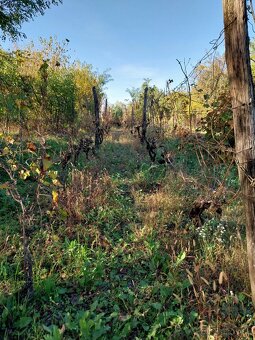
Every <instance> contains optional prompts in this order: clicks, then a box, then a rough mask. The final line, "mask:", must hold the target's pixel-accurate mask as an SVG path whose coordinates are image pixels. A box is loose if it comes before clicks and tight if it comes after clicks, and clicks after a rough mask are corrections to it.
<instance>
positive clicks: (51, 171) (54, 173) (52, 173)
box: [48, 170, 58, 180]
mask: <svg viewBox="0 0 255 340" xmlns="http://www.w3.org/2000/svg"><path fill="white" fill-rule="evenodd" d="M48 175H49V176H50V178H52V179H53V180H54V179H57V177H58V172H57V171H54V170H50V171H49V173H48Z"/></svg>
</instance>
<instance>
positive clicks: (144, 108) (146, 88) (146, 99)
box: [141, 86, 148, 143]
mask: <svg viewBox="0 0 255 340" xmlns="http://www.w3.org/2000/svg"><path fill="white" fill-rule="evenodd" d="M147 101H148V87H147V86H146V87H145V89H144V101H143V121H142V137H141V143H144V141H145V139H146V130H147Z"/></svg>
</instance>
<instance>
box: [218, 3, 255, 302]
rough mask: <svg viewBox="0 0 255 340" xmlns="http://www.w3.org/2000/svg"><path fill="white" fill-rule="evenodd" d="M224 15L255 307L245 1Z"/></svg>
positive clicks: (254, 174)
mask: <svg viewBox="0 0 255 340" xmlns="http://www.w3.org/2000/svg"><path fill="white" fill-rule="evenodd" d="M223 12H224V27H225V46H226V62H227V69H228V76H229V81H230V91H231V96H232V109H233V121H234V130H235V144H236V162H237V166H238V173H239V179H240V185H241V190H242V194H243V200H244V206H245V213H246V237H247V255H248V263H249V275H250V283H251V292H252V301H253V304H254V305H255V190H254V184H255V183H254V178H255V146H254V139H255V105H254V88H253V80H252V74H251V66H250V55H249V38H248V29H247V10H246V0H223Z"/></svg>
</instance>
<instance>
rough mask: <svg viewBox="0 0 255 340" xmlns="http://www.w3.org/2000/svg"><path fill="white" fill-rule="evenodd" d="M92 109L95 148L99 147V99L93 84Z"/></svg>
mask: <svg viewBox="0 0 255 340" xmlns="http://www.w3.org/2000/svg"><path fill="white" fill-rule="evenodd" d="M92 91H93V98H94V110H95V148H96V149H99V145H100V117H99V101H98V96H97V90H96V87H95V86H93V88H92Z"/></svg>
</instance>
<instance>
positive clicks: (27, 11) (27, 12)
mask: <svg viewBox="0 0 255 340" xmlns="http://www.w3.org/2000/svg"><path fill="white" fill-rule="evenodd" d="M59 3H62V0H0V29H1V30H2V32H3V36H2V39H5V38H6V36H10V37H11V38H12V39H13V40H16V39H17V38H19V37H22V36H23V37H25V34H24V33H22V32H21V31H20V28H21V25H22V24H23V23H24V22H26V21H29V20H31V19H33V17H35V16H36V15H37V14H41V15H43V14H44V12H45V10H46V9H47V8H49V7H50V6H51V5H58V4H59Z"/></svg>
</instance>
